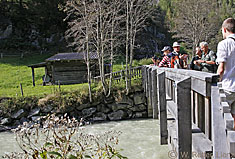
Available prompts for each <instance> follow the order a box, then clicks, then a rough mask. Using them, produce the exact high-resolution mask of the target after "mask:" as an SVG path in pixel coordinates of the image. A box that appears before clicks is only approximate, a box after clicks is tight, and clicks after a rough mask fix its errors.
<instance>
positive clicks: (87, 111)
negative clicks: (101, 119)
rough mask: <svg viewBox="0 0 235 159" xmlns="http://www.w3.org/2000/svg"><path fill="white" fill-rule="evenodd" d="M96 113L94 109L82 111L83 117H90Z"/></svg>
mask: <svg viewBox="0 0 235 159" xmlns="http://www.w3.org/2000/svg"><path fill="white" fill-rule="evenodd" d="M95 112H96V108H94V107H93V108H88V109H83V110H82V114H83V116H84V117H90V116H92V115H93V114H94V113H95Z"/></svg>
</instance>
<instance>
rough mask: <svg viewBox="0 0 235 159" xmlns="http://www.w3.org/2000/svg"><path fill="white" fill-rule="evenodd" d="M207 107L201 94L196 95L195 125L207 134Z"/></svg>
mask: <svg viewBox="0 0 235 159" xmlns="http://www.w3.org/2000/svg"><path fill="white" fill-rule="evenodd" d="M204 121H205V107H204V98H203V96H202V95H201V94H199V93H195V123H196V125H197V126H198V127H199V128H200V129H201V130H202V131H203V132H205V122H204Z"/></svg>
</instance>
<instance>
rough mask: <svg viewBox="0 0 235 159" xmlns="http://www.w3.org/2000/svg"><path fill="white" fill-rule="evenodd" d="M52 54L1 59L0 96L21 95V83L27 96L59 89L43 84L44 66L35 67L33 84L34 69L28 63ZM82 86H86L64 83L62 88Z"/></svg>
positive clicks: (70, 88) (40, 60)
mask: <svg viewBox="0 0 235 159" xmlns="http://www.w3.org/2000/svg"><path fill="white" fill-rule="evenodd" d="M50 56H51V55H33V56H30V57H25V58H22V59H21V58H19V57H14V58H12V57H11V58H7V57H4V58H3V59H0V97H15V96H20V95H21V92H20V83H21V84H22V86H23V90H24V95H25V96H43V95H44V94H50V93H53V92H54V91H55V89H58V86H42V76H43V74H44V72H45V71H44V68H36V69H35V84H36V86H35V87H33V86H32V71H31V68H29V67H27V65H30V64H34V63H39V62H42V61H44V59H46V58H48V57H50ZM80 87H86V85H84V84H76V85H66V86H65V85H64V86H61V88H62V90H66V91H69V90H76V89H78V88H80Z"/></svg>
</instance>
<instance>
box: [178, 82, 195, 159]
mask: <svg viewBox="0 0 235 159" xmlns="http://www.w3.org/2000/svg"><path fill="white" fill-rule="evenodd" d="M176 104H177V118H176V125H177V126H176V129H177V130H176V131H177V138H178V143H177V144H178V146H177V147H178V149H177V154H178V159H183V158H184V159H185V158H187V159H191V158H192V120H191V78H186V79H184V80H181V81H179V82H176ZM183 154H187V156H183Z"/></svg>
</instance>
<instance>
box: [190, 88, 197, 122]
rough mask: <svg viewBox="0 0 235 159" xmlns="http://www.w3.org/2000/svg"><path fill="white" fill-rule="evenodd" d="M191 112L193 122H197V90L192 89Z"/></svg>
mask: <svg viewBox="0 0 235 159" xmlns="http://www.w3.org/2000/svg"><path fill="white" fill-rule="evenodd" d="M191 108H192V109H191V114H192V123H195V112H196V111H195V92H194V91H193V90H191Z"/></svg>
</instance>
